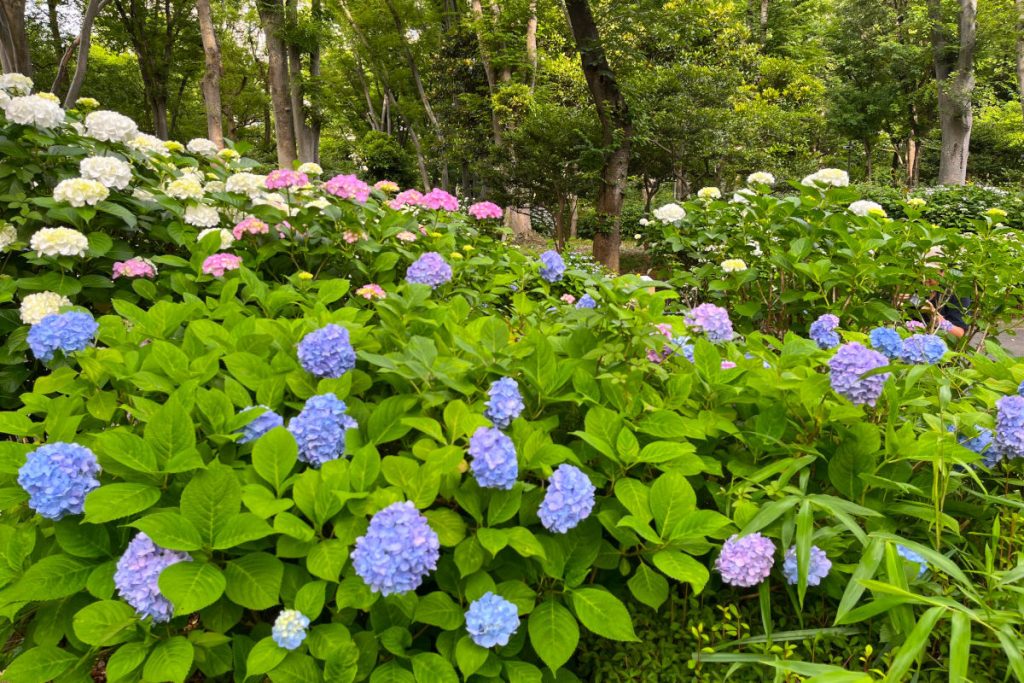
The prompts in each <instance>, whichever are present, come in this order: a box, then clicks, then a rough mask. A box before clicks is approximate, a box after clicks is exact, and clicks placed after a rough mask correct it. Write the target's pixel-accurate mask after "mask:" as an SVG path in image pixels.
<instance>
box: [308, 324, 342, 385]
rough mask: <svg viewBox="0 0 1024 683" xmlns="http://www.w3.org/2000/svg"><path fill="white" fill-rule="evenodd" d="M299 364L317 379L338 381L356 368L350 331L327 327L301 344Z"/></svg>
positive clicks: (332, 326)
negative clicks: (323, 378)
mask: <svg viewBox="0 0 1024 683" xmlns="http://www.w3.org/2000/svg"><path fill="white" fill-rule="evenodd" d="M299 363H301V364H302V367H303V368H305V370H306V372H309V373H311V374H312V375H314V376H316V377H329V378H331V379H337V378H339V377H341V376H342V375H344V374H345V373H346V372H348V371H349V370H351V369H352V368H354V367H355V366H356V352H355V350H354V349H353V348H352V342H350V341H349V335H348V330H346V329H345V328H344V327H341V326H340V325H326V326H324V327H321V328H320V329H319V330H316V331H315V332H310V333H309V334H307V335H306V336H305V337H303V338H302V341H300V342H299Z"/></svg>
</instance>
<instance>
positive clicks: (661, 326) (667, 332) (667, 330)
mask: <svg viewBox="0 0 1024 683" xmlns="http://www.w3.org/2000/svg"><path fill="white" fill-rule="evenodd" d="M654 327H655V328H656V329H657V330H658V332H661V335H662V336H663V337H667V338H668V339H671V338H672V326H671V325H669V324H668V323H658V324H657V325H655V326H654Z"/></svg>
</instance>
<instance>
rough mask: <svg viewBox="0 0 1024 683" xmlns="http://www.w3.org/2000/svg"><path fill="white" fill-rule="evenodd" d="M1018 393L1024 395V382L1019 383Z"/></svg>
mask: <svg viewBox="0 0 1024 683" xmlns="http://www.w3.org/2000/svg"><path fill="white" fill-rule="evenodd" d="M1017 393H1018V394H1020V395H1021V396H1024V382H1021V383H1020V384H1018V385H1017Z"/></svg>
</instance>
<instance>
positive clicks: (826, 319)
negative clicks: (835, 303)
mask: <svg viewBox="0 0 1024 683" xmlns="http://www.w3.org/2000/svg"><path fill="white" fill-rule="evenodd" d="M837 327H839V318H838V316H835V315H832V314H831V313H826V314H825V315H822V316H820V317H819V318H818V319H817V320H815V321H814V322H813V323H811V330H810V336H811V339H813V340H814V342H815V343H816V344H817V345H818V347H819V348H822V349H831V348H835V347H836V346H839V333H838V332H836V328H837Z"/></svg>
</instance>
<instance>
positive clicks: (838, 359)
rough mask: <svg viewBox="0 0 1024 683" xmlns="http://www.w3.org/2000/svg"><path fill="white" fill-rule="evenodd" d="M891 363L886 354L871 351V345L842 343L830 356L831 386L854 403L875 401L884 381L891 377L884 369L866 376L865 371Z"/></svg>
mask: <svg viewBox="0 0 1024 683" xmlns="http://www.w3.org/2000/svg"><path fill="white" fill-rule="evenodd" d="M888 364H889V361H888V360H886V358H885V356H883V355H882V354H880V353H878V352H877V351H872V350H871V349H869V348H866V347H864V346H862V345H861V344H858V343H857V342H850V343H849V344H844V345H843V346H840V347H839V350H838V351H836V353H835V355H834V356H832V358H831V360H829V362H828V365H829V368H830V369H831V372H830V373H829V379H830V381H831V383H832V388H833V389H834V390H835V392H836V393H837V394H839V395H840V396H845V397H846V398H847V399H848V400H849V401H850V402H851V403H855V404H857V405H862V404H865V403H866V404H867V405H869V406H873V405H875V402H876V401H877V400H878V397H879V396H881V395H882V389H884V388H885V382H886V380H888V379H889V377H890V373H888V372H884V373H881V374H878V375H872V376H870V377H863V376H862V375H863V374H864V373H866V372H869V371H871V370H874V369H875V368H881V367H884V366H886V365H888Z"/></svg>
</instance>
